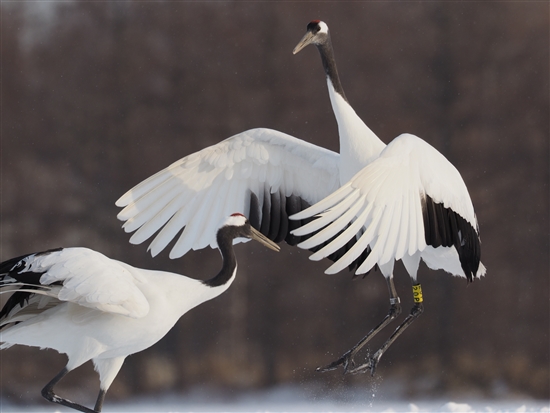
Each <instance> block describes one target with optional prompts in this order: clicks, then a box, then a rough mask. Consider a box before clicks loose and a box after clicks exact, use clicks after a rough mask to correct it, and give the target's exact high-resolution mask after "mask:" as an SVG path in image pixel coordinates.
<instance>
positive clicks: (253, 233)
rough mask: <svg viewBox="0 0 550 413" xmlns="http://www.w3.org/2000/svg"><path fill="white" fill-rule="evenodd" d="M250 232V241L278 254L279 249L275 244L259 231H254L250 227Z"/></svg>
mask: <svg viewBox="0 0 550 413" xmlns="http://www.w3.org/2000/svg"><path fill="white" fill-rule="evenodd" d="M250 231H251V234H250V238H251V239H253V240H256V241H258V242H259V243H260V244H263V245H265V246H266V247H267V248H269V249H272V250H273V251H277V252H279V250H280V249H281V248H280V247H279V246H278V245H277V244H275V243H274V242H273V241H271V240H270V239H269V238H267V237H266V236H265V235H264V234H262V233H261V232H260V231H258V230H256V229H254V228H253V227H250Z"/></svg>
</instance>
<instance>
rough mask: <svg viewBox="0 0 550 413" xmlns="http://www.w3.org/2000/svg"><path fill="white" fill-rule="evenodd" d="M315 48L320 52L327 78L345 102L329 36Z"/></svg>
mask: <svg viewBox="0 0 550 413" xmlns="http://www.w3.org/2000/svg"><path fill="white" fill-rule="evenodd" d="M317 49H318V50H319V53H320V54H321V60H322V61H323V68H324V69H325V73H326V75H327V78H328V79H329V80H330V82H331V83H332V86H333V87H334V90H335V91H336V93H338V94H339V95H341V96H342V97H343V98H344V100H345V101H346V102H347V101H348V99H347V98H346V94H345V93H344V88H343V87H342V83H340V76H338V68H337V67H336V60H334V51H333V49H332V42H331V40H330V37H329V38H328V39H327V41H326V42H324V43H322V44H319V45H317Z"/></svg>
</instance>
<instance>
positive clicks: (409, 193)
mask: <svg viewBox="0 0 550 413" xmlns="http://www.w3.org/2000/svg"><path fill="white" fill-rule="evenodd" d="M426 196H429V197H431V199H432V200H433V202H434V203H436V204H441V205H442V206H443V208H445V209H448V210H451V211H453V212H454V213H455V214H458V215H459V216H460V217H462V218H464V219H465V220H466V221H467V222H468V223H469V224H470V226H471V228H472V229H474V230H475V231H476V232H477V227H478V225H477V220H476V216H475V213H474V208H473V205H472V202H471V200H470V197H469V195H468V190H467V189H466V185H465V184H464V181H463V180H462V177H461V176H460V174H459V172H458V171H457V170H456V168H455V167H454V166H453V165H452V164H451V163H450V162H449V161H447V159H445V157H444V156H443V155H441V154H440V153H439V152H438V151H437V150H435V149H434V148H433V147H432V146H430V145H429V144H427V143H426V142H424V141H423V140H422V139H420V138H418V137H416V136H414V135H410V134H403V135H401V136H399V137H397V138H395V139H394V140H393V141H392V142H391V143H390V144H389V145H388V146H387V147H386V148H385V149H384V151H382V153H381V154H380V157H379V158H378V159H376V160H375V161H373V162H372V163H370V164H369V165H367V166H366V167H365V168H363V169H362V170H361V171H360V172H359V173H358V174H357V175H356V176H354V177H353V178H352V179H351V180H350V181H349V182H347V183H346V184H345V185H343V186H342V187H341V188H340V189H339V190H337V191H335V192H334V193H332V194H331V195H329V196H328V197H326V198H325V199H324V200H323V201H321V202H319V203H317V204H315V205H314V206H312V207H310V208H308V209H307V210H305V211H302V212H300V213H298V214H296V215H295V216H294V217H295V218H297V219H304V218H308V217H311V216H314V215H316V214H320V217H319V218H318V219H316V220H314V221H312V222H311V223H309V224H307V225H305V226H303V227H301V228H299V229H297V230H294V231H293V233H295V234H296V235H305V234H308V233H310V231H312V230H315V231H318V230H319V229H320V228H323V227H325V226H327V225H328V224H330V223H332V222H334V223H333V224H331V225H328V226H327V227H326V228H325V229H323V230H322V231H320V232H318V233H317V234H315V235H314V236H312V237H311V238H308V239H307V240H306V241H304V242H302V243H301V244H299V246H300V247H302V248H308V249H309V248H313V247H315V246H317V245H319V244H322V243H323V242H325V241H327V240H329V239H330V238H332V237H333V236H334V235H336V234H339V233H340V232H341V231H343V230H344V229H346V228H348V226H349V228H348V229H347V230H346V232H343V233H342V234H341V235H339V236H338V237H337V238H336V239H334V240H333V241H332V242H330V243H329V244H328V245H326V246H325V247H324V248H322V249H321V250H319V251H317V252H316V253H315V254H313V255H312V256H311V259H313V260H319V259H322V258H324V257H326V256H327V255H329V254H331V253H332V252H333V251H334V250H337V249H339V248H340V246H341V245H343V244H346V243H347V242H348V241H349V239H350V238H352V237H354V236H355V235H356V233H357V232H358V231H360V230H361V229H362V228H364V229H365V232H364V233H363V234H362V235H361V237H360V239H359V242H357V243H356V244H355V245H354V246H353V247H352V248H351V249H350V250H349V251H348V252H347V253H346V254H345V255H344V256H343V257H342V258H340V260H338V261H337V262H336V263H334V264H333V265H332V266H331V267H330V268H329V269H328V270H327V271H326V272H327V273H330V274H333V273H336V272H338V271H340V270H342V269H343V268H345V267H347V266H348V265H349V263H350V262H352V261H353V260H354V257H355V258H356V257H357V256H359V255H360V254H361V253H362V252H363V250H364V249H365V248H366V247H367V246H370V248H371V252H370V254H369V256H368V258H367V259H366V260H365V261H364V262H363V263H362V264H361V266H360V267H359V268H358V269H357V274H363V273H365V272H368V271H370V270H371V269H372V268H373V267H374V265H376V264H378V265H385V264H388V263H391V262H393V261H395V260H400V259H404V260H406V261H408V262H411V263H413V262H415V264H414V265H412V266H408V268H411V271H410V275H411V277H412V278H413V280H414V281H416V270H417V269H418V260H419V258H422V259H423V260H424V261H425V262H426V264H427V265H428V266H429V267H430V268H432V269H443V270H445V271H447V272H449V273H451V274H453V275H457V276H462V277H465V278H466V277H467V278H468V279H470V280H471V279H472V277H479V276H481V275H484V274H485V268H484V267H483V265H482V264H481V265H479V267H478V268H477V271H475V272H474V273H470V274H468V275H466V274H465V272H464V269H463V268H462V267H461V266H460V260H459V257H458V253H457V249H456V248H455V247H454V246H439V247H437V248H434V247H433V246H431V245H427V244H426V235H425V230H426V229H425V224H424V218H423V203H424V202H425V201H424V199H425V197H426ZM350 207H351V208H350ZM352 208H353V209H352ZM325 210H328V212H324V211H325ZM346 213H347V214H348V215H347V216H346V217H345V218H343V219H342V216H343V214H346ZM294 217H292V218H294ZM351 228H353V229H351ZM461 235H462V234H461ZM463 235H464V236H466V234H463ZM475 236H477V234H475ZM439 248H441V249H442V250H441V251H436V250H437V249H439ZM447 250H448V252H447ZM424 252H425V253H424ZM439 253H441V254H443V257H439V256H438V255H439ZM451 256H452V257H454V258H453V259H451V258H450V257H451ZM441 258H443V259H441ZM385 275H386V276H389V274H385Z"/></svg>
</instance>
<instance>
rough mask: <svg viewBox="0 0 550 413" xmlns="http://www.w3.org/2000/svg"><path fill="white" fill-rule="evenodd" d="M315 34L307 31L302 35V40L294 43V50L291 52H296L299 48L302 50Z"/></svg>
mask: <svg viewBox="0 0 550 413" xmlns="http://www.w3.org/2000/svg"><path fill="white" fill-rule="evenodd" d="M314 37H315V35H314V34H313V33H311V32H307V33H306V34H305V35H304V37H302V40H300V42H299V43H298V44H297V45H296V47H295V48H294V50H293V51H292V54H296V53H298V52H299V51H300V50H302V49H303V48H304V47H306V46H307V45H308V44H310V43H312V42H313V38H314Z"/></svg>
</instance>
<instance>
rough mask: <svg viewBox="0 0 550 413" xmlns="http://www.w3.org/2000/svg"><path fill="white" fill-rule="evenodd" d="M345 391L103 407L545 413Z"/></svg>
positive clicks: (532, 406) (538, 403) (175, 398)
mask: <svg viewBox="0 0 550 413" xmlns="http://www.w3.org/2000/svg"><path fill="white" fill-rule="evenodd" d="M377 396H379V395H377V394H376V392H375V393H372V392H370V394H366V392H352V391H345V392H341V393H340V394H339V395H335V394H330V395H327V394H324V395H323V394H312V393H307V394H304V393H303V392H299V391H297V389H296V388H290V387H281V388H276V389H271V390H266V391H261V392H251V393H238V394H231V395H229V394H222V393H219V392H215V391H208V390H205V389H200V390H195V391H191V392H189V393H188V394H186V395H164V396H159V397H146V398H135V399H131V400H127V401H126V402H116V401H115V402H114V401H109V395H107V400H106V403H105V405H104V408H103V412H104V413H110V412H121V413H122V412H547V413H550V401H544V400H523V399H510V400H459V399H457V400H453V401H448V400H391V399H389V398H388V396H387V395H384V396H383V397H377ZM0 412H2V413H8V412H14V413H15V412H44V413H54V412H74V410H71V409H68V408H58V407H57V406H55V405H52V404H47V403H46V402H45V403H44V404H40V405H35V406H28V405H26V406H23V405H17V404H13V403H11V402H9V401H6V400H2V399H0Z"/></svg>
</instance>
